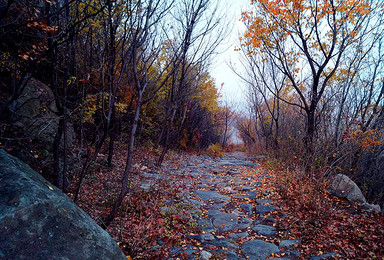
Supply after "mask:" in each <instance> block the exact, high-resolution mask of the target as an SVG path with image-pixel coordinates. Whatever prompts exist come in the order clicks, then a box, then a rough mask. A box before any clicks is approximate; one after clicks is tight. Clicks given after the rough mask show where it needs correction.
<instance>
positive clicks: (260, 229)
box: [252, 225, 276, 236]
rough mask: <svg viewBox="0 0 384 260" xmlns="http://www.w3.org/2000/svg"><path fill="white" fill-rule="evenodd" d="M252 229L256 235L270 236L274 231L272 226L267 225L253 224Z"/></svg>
mask: <svg viewBox="0 0 384 260" xmlns="http://www.w3.org/2000/svg"><path fill="white" fill-rule="evenodd" d="M252 230H253V231H256V233H257V234H258V235H262V236H271V235H274V234H275V233H276V228H275V227H272V226H267V225H255V226H254V227H252Z"/></svg>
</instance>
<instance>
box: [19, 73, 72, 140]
mask: <svg viewBox="0 0 384 260" xmlns="http://www.w3.org/2000/svg"><path fill="white" fill-rule="evenodd" d="M11 111H12V118H13V124H14V125H15V126H17V127H19V128H20V130H21V132H22V133H23V134H24V137H26V138H31V139H37V140H39V141H41V142H43V143H45V144H46V145H47V146H48V147H49V148H50V147H51V146H52V144H53V141H54V138H55V135H56V133H57V129H58V127H59V116H58V115H57V113H58V109H57V105H56V99H55V95H54V94H53V92H52V90H51V89H50V88H49V87H48V86H47V85H45V84H44V83H42V82H41V81H39V80H37V79H34V78H31V79H29V80H28V82H27V83H26V85H25V87H24V88H23V90H22V92H21V93H20V96H19V97H18V98H17V99H16V100H15V101H14V102H13V103H12V106H11ZM75 136H76V135H75V132H74V130H73V126H72V124H71V123H70V122H68V123H67V146H72V143H73V141H74V139H75Z"/></svg>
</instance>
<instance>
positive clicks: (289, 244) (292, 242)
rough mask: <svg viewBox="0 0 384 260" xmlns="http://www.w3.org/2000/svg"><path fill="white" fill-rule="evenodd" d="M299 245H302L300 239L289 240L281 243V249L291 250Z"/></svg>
mask: <svg viewBox="0 0 384 260" xmlns="http://www.w3.org/2000/svg"><path fill="white" fill-rule="evenodd" d="M298 244H300V239H287V240H281V241H280V243H279V247H282V248H290V247H293V246H294V245H298Z"/></svg>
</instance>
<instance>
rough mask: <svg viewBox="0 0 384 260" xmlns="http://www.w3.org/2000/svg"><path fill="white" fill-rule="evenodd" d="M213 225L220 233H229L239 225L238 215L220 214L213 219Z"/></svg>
mask: <svg viewBox="0 0 384 260" xmlns="http://www.w3.org/2000/svg"><path fill="white" fill-rule="evenodd" d="M212 222H213V225H214V226H215V227H216V228H217V229H218V230H219V231H223V232H225V231H229V230H232V229H233V228H234V226H235V225H236V224H237V222H238V221H237V215H235V214H232V213H225V212H219V213H218V214H216V215H215V216H214V217H213V221H212Z"/></svg>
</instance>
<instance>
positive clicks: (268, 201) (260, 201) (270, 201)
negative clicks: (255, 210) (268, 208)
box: [256, 199, 272, 205]
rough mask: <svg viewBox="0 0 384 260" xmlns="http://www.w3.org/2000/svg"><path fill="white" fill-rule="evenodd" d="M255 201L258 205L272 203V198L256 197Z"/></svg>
mask: <svg viewBox="0 0 384 260" xmlns="http://www.w3.org/2000/svg"><path fill="white" fill-rule="evenodd" d="M256 202H257V204H259V205H269V204H271V203H272V200H269V199H257V200H256Z"/></svg>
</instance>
